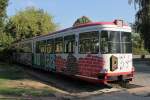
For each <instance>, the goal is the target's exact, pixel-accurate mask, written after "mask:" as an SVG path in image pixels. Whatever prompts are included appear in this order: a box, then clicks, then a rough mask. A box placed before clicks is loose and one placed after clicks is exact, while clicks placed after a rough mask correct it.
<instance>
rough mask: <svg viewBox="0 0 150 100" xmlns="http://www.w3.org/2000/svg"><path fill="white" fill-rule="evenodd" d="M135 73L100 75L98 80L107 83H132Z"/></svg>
mask: <svg viewBox="0 0 150 100" xmlns="http://www.w3.org/2000/svg"><path fill="white" fill-rule="evenodd" d="M133 74H134V73H133V72H120V73H100V74H99V75H98V78H99V79H100V80H104V81H105V82H113V81H132V79H133Z"/></svg>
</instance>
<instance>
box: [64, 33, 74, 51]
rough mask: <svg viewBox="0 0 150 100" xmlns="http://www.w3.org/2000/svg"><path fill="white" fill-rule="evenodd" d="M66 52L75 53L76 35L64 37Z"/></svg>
mask: <svg viewBox="0 0 150 100" xmlns="http://www.w3.org/2000/svg"><path fill="white" fill-rule="evenodd" d="M64 46H65V47H64V49H65V50H64V52H65V53H74V51H75V35H70V36H65V37H64Z"/></svg>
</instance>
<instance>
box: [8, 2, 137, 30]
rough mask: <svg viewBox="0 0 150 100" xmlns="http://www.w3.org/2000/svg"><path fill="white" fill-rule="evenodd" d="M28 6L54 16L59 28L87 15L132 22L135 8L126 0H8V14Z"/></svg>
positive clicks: (102, 19) (94, 18) (99, 19)
mask: <svg viewBox="0 0 150 100" xmlns="http://www.w3.org/2000/svg"><path fill="white" fill-rule="evenodd" d="M28 6H34V7H36V8H42V9H44V10H45V11H47V12H48V13H49V14H51V15H53V16H54V21H55V22H56V23H58V24H59V25H60V28H61V29H62V28H67V27H70V26H72V24H73V22H74V21H75V20H76V19H77V18H79V17H81V16H83V15H84V16H88V17H89V18H90V19H91V20H93V21H112V20H114V19H116V18H121V19H124V20H125V21H126V22H128V23H131V22H134V19H135V18H134V16H135V13H136V10H135V9H134V6H133V5H132V6H131V5H129V4H128V0H9V6H8V8H7V14H8V16H12V15H15V14H16V12H17V11H19V10H22V9H24V8H26V7H28Z"/></svg>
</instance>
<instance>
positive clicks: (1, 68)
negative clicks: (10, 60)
mask: <svg viewBox="0 0 150 100" xmlns="http://www.w3.org/2000/svg"><path fill="white" fill-rule="evenodd" d="M25 78H30V77H28V75H27V74H26V72H25V71H24V70H23V69H22V68H21V67H19V66H16V65H9V64H6V63H2V62H0V79H9V80H18V79H25Z"/></svg>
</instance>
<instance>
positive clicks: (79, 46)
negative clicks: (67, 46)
mask: <svg viewBox="0 0 150 100" xmlns="http://www.w3.org/2000/svg"><path fill="white" fill-rule="evenodd" d="M93 32H95V34H97V36H96V38H97V39H98V40H97V43H98V47H97V49H98V51H97V52H96V49H95V52H93V51H92V52H91V51H90V52H87V51H84V52H81V40H86V39H87V40H91V41H93V40H95V39H94V38H95V37H93V38H92V39H91V38H90V39H89V37H88V38H85V39H81V38H82V37H81V36H80V35H81V34H88V33H89V34H90V33H91V34H92V33H93ZM99 33H100V32H99V30H94V31H86V32H81V33H79V35H78V36H79V38H78V53H79V54H99V51H100V49H99V48H100V43H99V39H100V38H99ZM92 44H94V42H91V44H90V45H92ZM92 47H94V46H92Z"/></svg>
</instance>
